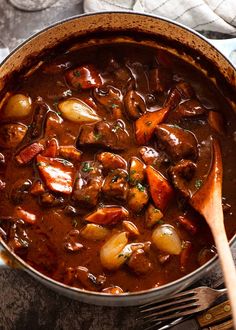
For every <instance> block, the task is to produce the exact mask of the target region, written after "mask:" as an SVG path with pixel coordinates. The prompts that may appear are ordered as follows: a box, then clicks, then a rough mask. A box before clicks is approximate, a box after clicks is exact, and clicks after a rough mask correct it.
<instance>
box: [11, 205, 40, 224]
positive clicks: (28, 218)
mask: <svg viewBox="0 0 236 330" xmlns="http://www.w3.org/2000/svg"><path fill="white" fill-rule="evenodd" d="M14 213H15V216H16V217H17V218H20V219H22V220H24V221H25V222H27V223H29V224H34V223H35V221H36V215H35V214H33V213H30V212H28V211H25V210H24V209H22V208H21V207H19V206H18V207H17V208H16V209H15V212H14Z"/></svg>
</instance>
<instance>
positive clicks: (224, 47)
mask: <svg viewBox="0 0 236 330" xmlns="http://www.w3.org/2000/svg"><path fill="white" fill-rule="evenodd" d="M208 41H209V42H210V43H211V44H212V45H213V46H215V47H216V48H217V49H218V50H219V51H220V52H221V53H222V54H223V55H225V56H226V57H227V58H229V59H230V60H231V61H232V63H233V64H234V65H236V38H232V39H208Z"/></svg>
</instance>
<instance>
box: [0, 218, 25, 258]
mask: <svg viewBox="0 0 236 330" xmlns="http://www.w3.org/2000/svg"><path fill="white" fill-rule="evenodd" d="M0 235H1V237H2V238H3V239H4V240H5V241H6V242H7V244H8V246H9V247H10V248H11V249H12V250H13V251H15V252H17V253H18V254H22V253H24V252H25V251H26V249H27V248H28V246H29V237H28V234H27V225H26V224H25V222H24V221H23V220H21V219H18V218H14V217H1V218H0Z"/></svg>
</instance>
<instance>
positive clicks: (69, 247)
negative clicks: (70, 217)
mask: <svg viewBox="0 0 236 330" xmlns="http://www.w3.org/2000/svg"><path fill="white" fill-rule="evenodd" d="M64 248H65V250H66V251H68V252H78V251H80V250H81V249H82V248H83V244H81V243H80V242H79V231H78V230H77V229H72V230H71V231H70V232H69V233H68V234H67V235H66V237H65V239H64Z"/></svg>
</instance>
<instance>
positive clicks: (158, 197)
mask: <svg viewBox="0 0 236 330" xmlns="http://www.w3.org/2000/svg"><path fill="white" fill-rule="evenodd" d="M146 174H147V180H148V184H149V189H150V193H151V196H152V199H153V202H154V204H155V206H156V207H157V208H158V209H160V210H161V211H163V210H165V208H166V207H167V205H168V203H169V201H170V200H171V198H172V197H173V195H174V190H173V189H172V187H171V185H170V184H169V182H168V181H167V180H166V178H164V176H162V174H161V173H160V172H158V171H157V170H155V169H154V168H153V167H152V166H150V165H148V166H147V168H146Z"/></svg>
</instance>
